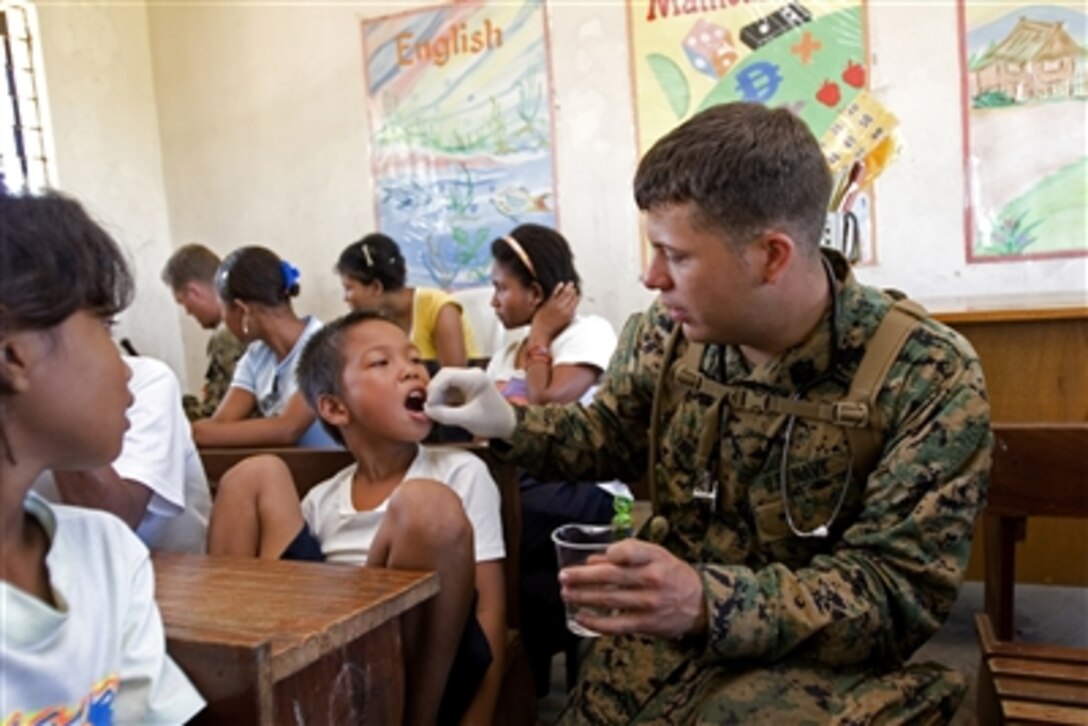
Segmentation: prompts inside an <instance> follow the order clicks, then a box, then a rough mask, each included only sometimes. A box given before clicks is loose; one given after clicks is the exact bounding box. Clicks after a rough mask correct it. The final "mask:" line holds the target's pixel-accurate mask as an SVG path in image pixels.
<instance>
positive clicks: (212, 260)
mask: <svg viewBox="0 0 1088 726" xmlns="http://www.w3.org/2000/svg"><path fill="white" fill-rule="evenodd" d="M218 269H219V256H218V255H216V254H215V253H214V252H212V251H211V250H210V249H208V248H207V247H205V246H204V245H202V244H197V243H195V242H194V243H190V244H187V245H182V246H181V247H179V248H178V249H177V250H176V251H175V252H174V254H172V255H170V259H168V260H167V261H166V265H165V266H164V267H163V268H162V281H163V282H165V283H166V284H167V285H169V286H170V289H171V290H180V289H181V288H183V287H185V286H186V285H188V284H189V283H190V282H203V283H206V284H208V285H212V286H214V285H215V271H216V270H218Z"/></svg>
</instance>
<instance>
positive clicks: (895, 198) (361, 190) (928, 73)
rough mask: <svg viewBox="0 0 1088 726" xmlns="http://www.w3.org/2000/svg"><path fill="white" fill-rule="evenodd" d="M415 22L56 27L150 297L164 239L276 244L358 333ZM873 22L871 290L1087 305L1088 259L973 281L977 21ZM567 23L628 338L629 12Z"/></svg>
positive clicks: (62, 94)
mask: <svg viewBox="0 0 1088 726" xmlns="http://www.w3.org/2000/svg"><path fill="white" fill-rule="evenodd" d="M410 4H411V3H407V2H402V3H399V4H398V5H396V6H395V7H394V6H389V7H385V8H380V7H377V6H375V5H371V4H367V3H359V4H357V5H355V6H349V5H348V4H335V3H329V4H320V5H319V4H314V5H310V6H306V5H303V4H301V3H300V4H285V5H278V4H263V5H244V4H238V3H233V2H228V1H227V0H222V2H216V1H212V2H202V3H199V4H196V3H194V4H180V3H157V2H151V3H150V4H149V5H148V7H147V10H146V18H147V28H148V31H147V37H145V36H144V35H143V33H142V32H141V30H140V28H139V27H138V26H139V24H140V22H142V21H141V20H140V18H141V17H144V16H145V11H144V10H143V9H141V8H140V7H138V6H137V7H129V6H124V7H112V6H104V7H102V6H99V7H96V9H94V10H91V9H90V8H86V7H83V6H77V7H75V8H73V6H71V5H65V6H60V7H57V8H56V9H49V10H48V12H45V13H44V15H45V16H46V17H47V18H48V19H49V20H50V22H48V23H45V24H44V25H43V36H48V35H51V34H53V33H55V32H56V33H60V34H62V36H63V37H62V38H49V37H46V38H45V42H46V45H47V47H49V46H52V48H51V51H52V52H51V53H49V54H48V55H49V57H48V59H47V65H48V66H49V67H47V71H48V72H49V73H50V84H51V88H50V96H51V98H56V99H57V100H58V101H59V102H60V105H62V106H64V108H63V109H58V108H57V105H58V104H57V103H54V115H55V116H56V115H57V114H58V113H61V112H62V111H63V114H64V118H63V119H60V120H59V121H58V129H61V131H62V133H61V135H62V136H63V135H67V137H68V138H67V140H66V141H65V142H64V144H63V146H64V148H63V150H62V149H61V148H59V147H58V158H60V159H62V160H63V161H66V162H67V163H65V164H62V170H65V169H67V171H66V173H65V177H64V179H63V182H64V185H65V186H66V187H68V188H70V189H72V191H74V192H76V193H77V194H80V195H81V196H84V197H85V198H87V199H88V200H89V201H93V203H94V205H95V207H96V210H97V211H100V212H101V213H102V214H105V215H107V216H108V217H109V221H111V222H112V223H113V224H115V225H116V226H117V228H118V229H123V230H124V233H125V234H124V235H123V236H124V237H125V238H126V239H128V240H130V244H132V245H133V246H134V247H135V248H136V249H137V250H138V251H139V253H140V255H141V258H140V259H139V260H138V262H139V264H140V266H141V267H142V268H143V269H142V273H141V274H142V275H144V276H146V274H145V273H146V272H147V271H150V273H148V274H151V276H152V277H155V278H157V270H158V267H159V266H161V261H162V258H163V257H164V254H165V251H164V250H163V249H162V247H161V242H162V240H163V239H170V241H171V244H172V245H173V246H177V245H180V244H182V243H184V242H187V241H191V240H198V241H202V242H204V243H206V244H208V245H209V246H210V247H212V248H213V249H216V250H217V251H219V252H220V253H226V252H228V251H229V250H231V249H233V248H234V247H237V246H239V245H241V244H245V243H251V242H255V243H262V244H267V245H269V246H271V247H273V248H274V249H276V250H277V251H278V252H280V253H281V254H282V255H284V256H285V257H287V258H288V259H290V260H291V261H292V262H294V263H295V264H296V265H298V266H299V267H300V268H301V269H302V271H303V280H302V290H303V293H302V296H301V298H300V299H299V300H298V302H297V309H298V310H299V311H301V312H313V313H315V314H317V315H318V316H319V317H321V318H325V319H328V318H331V317H333V316H335V315H337V314H339V313H341V312H342V311H343V310H344V308H343V305H342V303H341V302H340V297H339V286H338V282H337V279H336V277H335V275H333V273H332V272H331V267H332V264H333V262H334V261H335V259H336V256H337V255H338V254H339V252H340V250H341V249H342V247H343V246H344V245H345V244H347V243H348V242H349V241H351V240H353V239H356V238H358V237H359V236H360V235H361V234H363V233H365V232H368V231H372V230H373V229H374V228H375V226H376V221H375V218H374V205H373V200H372V193H373V187H372V183H371V178H370V173H369V168H370V167H369V159H368V140H367V139H368V130H367V128H366V114H365V110H364V105H363V104H364V96H365V94H364V85H363V84H364V78H363V58H362V44H361V38H360V21H361V20H362V19H363V17H365V16H368V15H377V14H382V13H384V12H389V11H393V10H395V11H402V10H405V9H407V8H408V6H409V5H410ZM427 4H430V3H427ZM419 5H421V6H422V5H424V3H419ZM869 8H870V21H871V22H870V34H871V40H872V48H873V52H874V55H875V62H876V65H875V68H874V73H873V81H874V89H873V90H874V94H875V95H876V96H877V97H878V98H879V99H880V100H881V101H883V102H884V104H885V105H886V106H888V107H889V109H890V110H891V111H892V112H893V113H894V114H896V115H897V116H898V118H899V120H900V124H901V125H900V138H901V141H902V149H901V153H900V155H899V157H898V159H897V160H896V161H895V162H894V163H893V164H892V166H891V167H890V168H889V170H888V171H887V172H886V173H885V175H884V177H882V178H881V180H880V181H879V182H878V184H877V189H876V218H877V228H876V236H877V245H878V256H879V263H878V264H877V265H876V266H870V267H863V268H861V269H860V270H859V272H858V274H859V276H860V277H861V278H862V279H863V280H864V281H866V282H870V283H872V284H877V285H882V286H894V287H898V288H900V289H903V290H905V291H907V292H908V293H910V294H911V295H913V296H915V297H919V298H922V299H925V298H933V297H947V296H960V295H966V296H973V295H974V296H977V295H985V294H993V293H997V292H1018V293H1043V292H1050V291H1065V292H1070V291H1074V292H1080V293H1081V294H1083V293H1084V290H1085V288H1086V287H1088V283H1086V276H1088V267H1086V260H1085V259H1084V258H1079V259H1073V260H1056V261H1035V262H1023V263H1008V264H986V265H967V264H966V262H965V259H964V229H963V206H964V201H965V200H964V193H963V189H964V184H963V165H962V138H961V136H962V134H961V103H960V97H959V58H958V52H959V51H958V37H957V32H958V31H957V27H956V13H955V4H954V3H952V2H948V3H917V2H907V1H906V0H895V1H892V0H870V2H869ZM549 15H550V37H551V43H552V55H551V61H552V70H553V81H554V86H555V89H554V90H555V98H554V101H555V106H556V108H555V114H556V117H555V119H556V124H555V128H556V146H557V149H556V167H557V183H558V209H559V215H560V226H561V228H562V231H563V232H564V234H565V235H566V236H567V238H568V239H569V240H570V241H571V243H572V245H573V247H574V250H575V255H576V257H577V263H578V268H579V271H580V272H581V273H582V277H583V278H584V280H585V288H586V301H585V306H586V308H587V310H588V311H591V312H596V313H599V314H602V315H605V316H606V317H608V318H609V319H610V320H612V321H613V323H614V324H615V325H616V326H617V327H618V326H619V325H620V324H622V322H623V320H624V319H625V318H626V316H627V315H628V314H629V313H630V312H632V311H634V310H637V309H640V308H642V307H643V306H644V305H645V304H646V303H647V302H648V301H649V299H650V296H649V294H648V293H647V292H646V291H644V290H643V289H642V288H641V286H640V285H639V284H638V282H637V278H638V274H639V271H640V266H641V260H640V251H639V243H638V239H639V219H638V215H637V212H636V209H635V207H634V203H633V202H632V200H631V192H630V181H631V176H632V174H633V171H634V168H635V163H636V151H635V142H634V117H633V113H634V112H633V107H632V100H631V80H630V76H629V68H630V59H629V51H628V36H627V18H626V7H625V5H624V4H623V3H622V2H619V0H597V2H592V0H590V1H588V2H587V1H582V2H569V1H568V2H560V1H559V0H555V1H553V2H552V3H550V5H549ZM77 21H78V22H77ZM84 23H89V24H88V25H84ZM77 25H78V26H79V32H78V33H77V32H76V27H77ZM65 38H66V39H65ZM148 38H149V40H148ZM148 44H149V45H150V50H148V49H147V46H148ZM62 48H68V50H66V51H65V50H61V49H62ZM122 58H124V60H126V61H130V62H127V63H126V64H122V63H121V60H122ZM149 59H150V60H149ZM54 63H57V64H59V65H61V66H62V67H63V71H62V72H60V73H59V76H60V78H61V79H62V84H63V85H62V88H60V89H54V88H53V87H52V83H53V80H55V76H57V75H58V74H56V73H54V72H53V71H54V69H53V68H52V65H53V64H54ZM88 69H89V70H91V71H92V72H91V73H87V70H88ZM152 72H153V83H152V82H151V80H150V79H149V77H148V76H149V74H152ZM152 88H153V89H154V98H151V97H150V94H151V89H152ZM87 109H91V110H92V111H93V113H91V114H88V113H87ZM156 111H157V115H158V123H159V127H158V132H159V133H158V136H159V137H161V145H160V144H159V139H158V138H157V137H156V134H155V129H154V128H153V119H154V118H155V114H156ZM60 121H63V123H61V122H60ZM58 143H59V142H58ZM160 153H161V159H162V169H163V179H164V181H163V182H162V183H160V182H159V180H158V176H157V174H158V171H157V169H158V158H159V154H160ZM77 155H78V158H77ZM72 184H74V185H75V186H71V185H72ZM162 184H164V185H165V197H166V199H167V203H168V207H169V217H168V219H169V222H168V224H169V227H168V231H167V230H166V229H164V227H163V225H165V224H167V222H166V220H167V215H166V214H165V213H164V211H163V209H162V205H163V202H162V193H161V189H162ZM145 254H146V255H147V258H148V259H147V260H144V259H143V257H142V256H143V255H145ZM144 276H142V277H141V282H142V289H141V299H140V305H139V306H138V308H137V310H138V312H139V315H140V316H141V322H140V323H138V322H137V321H135V320H132V321H128V322H129V325H130V326H132V327H133V329H134V330H135V329H136V327H137V326H139V325H143V326H144V327H143V328H140V329H139V332H134V333H133V334H132V335H133V337H134V338H135V339H136V341H137V343H138V344H140V345H142V346H143V347H145V348H148V349H151V350H155V351H157V352H160V351H162V352H160V354H162V355H164V357H166V358H167V359H168V360H171V352H172V351H176V350H177V347H178V337H179V336H178V328H177V324H176V322H174V321H176V320H177V317H178V312H177V311H174V310H170V311H169V312H167V307H168V306H167V305H165V304H159V303H160V302H161V300H162V295H164V294H165V289H163V290H162V293H161V294H156V295H155V296H154V299H150V298H149V291H148V290H147V287H148V285H149V284H152V283H147V282H144ZM155 284H157V279H156V280H155ZM158 287H161V285H158ZM156 292H158V291H156ZM167 302H168V299H167ZM144 315H147V317H146V319H144V318H143V317H142V316H144ZM130 317H132V316H130ZM168 318H169V321H168ZM152 326H154V330H151V327H152ZM181 331H182V336H181V337H182V338H183V339H184V342H185V348H186V351H187V356H188V361H189V371H190V376H189V379H190V381H191V386H192V385H195V381H196V380H198V379H199V373H200V371H201V369H202V365H201V362H202V359H203V343H204V340H205V336H206V334H205V333H204V332H203V331H200V330H199V329H198V328H197V326H196V325H195V323H193V322H192V321H189V320H186V321H185V322H184V323H182V325H181ZM145 336H146V339H145ZM179 370H180V368H179Z"/></svg>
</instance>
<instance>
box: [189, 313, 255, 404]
mask: <svg viewBox="0 0 1088 726" xmlns="http://www.w3.org/2000/svg"><path fill="white" fill-rule="evenodd" d="M245 350H246V347H245V345H243V344H242V342H241V341H240V340H238V339H237V338H235V337H234V336H233V335H232V334H231V332H230V331H229V330H227V329H226V328H225V327H223V326H220V327H219V328H217V329H216V331H215V333H213V334H212V337H211V338H209V339H208V347H207V356H208V367H207V369H205V371H204V386H203V389H202V390H201V395H200V398H199V399H197V398H196V397H195V396H185V397H183V399H182V404H183V405H184V407H185V415H186V416H188V417H189V420H190V421H195V420H196V419H199V418H207V417H208V416H211V415H212V414H213V413H215V409H217V408H218V407H219V402H220V401H222V400H223V396H225V395H227V389H229V388H230V382H231V380H232V379H233V378H234V366H235V365H236V364H237V363H238V359H239V358H241V357H242V354H243V353H245Z"/></svg>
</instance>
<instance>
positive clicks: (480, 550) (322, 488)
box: [302, 446, 505, 565]
mask: <svg viewBox="0 0 1088 726" xmlns="http://www.w3.org/2000/svg"><path fill="white" fill-rule="evenodd" d="M355 468H356V465H355V464H352V465H351V466H349V467H347V468H346V469H343V470H341V471H339V472H337V474H336V475H334V476H333V477H332V478H331V479H328V480H326V481H323V482H321V483H320V484H318V485H317V486H316V487H314V488H313V489H311V490H310V492H309V493H308V494H307V495H306V498H305V499H303V500H302V516H303V517H304V518H305V519H306V524H307V526H308V527H309V528H310V532H311V533H312V534H313V535H314V536H315V537H316V538H317V540H318V541H319V542H320V543H321V551H322V552H323V553H324V554H325V558H326V559H327V560H328V561H329V562H342V563H346V564H353V565H365V564H366V558H367V553H368V552H369V551H370V545H371V543H372V542H373V541H374V535H376V534H377V533H378V527H379V526H380V525H381V523H382V519H383V518H384V517H385V512H386V510H387V509H388V508H389V500H388V499H386V500H385V501H383V502H382V503H381V504H379V505H378V506H377V507H376V508H375V509H373V510H370V511H366V512H360V511H357V510H356V509H355V506H354V505H353V504H352V502H351V480H352V478H353V477H354V476H355ZM404 478H405V479H435V480H437V481H440V482H443V483H445V484H446V485H448V486H449V487H450V488H451V489H453V491H455V492H456V493H457V496H459V497H460V498H461V503H462V504H463V505H464V507H465V515H466V516H467V517H468V520H469V521H470V522H471V523H472V529H473V540H474V542H475V547H476V561H477V562H486V561H488V560H498V559H502V558H503V557H504V556H505V548H504V545H503V539H502V514H501V512H500V502H499V488H498V487H497V486H496V485H495V480H494V479H492V478H491V472H489V471H488V469H487V465H486V464H485V463H484V462H483V461H482V460H481V459H480V458H479V457H478V456H476V455H474V454H471V453H469V452H467V451H456V450H449V449H431V448H428V447H426V446H420V447H419V451H418V453H417V454H416V458H415V459H413V460H412V463H411V465H410V466H409V467H408V471H407V472H406V473H405V474H404Z"/></svg>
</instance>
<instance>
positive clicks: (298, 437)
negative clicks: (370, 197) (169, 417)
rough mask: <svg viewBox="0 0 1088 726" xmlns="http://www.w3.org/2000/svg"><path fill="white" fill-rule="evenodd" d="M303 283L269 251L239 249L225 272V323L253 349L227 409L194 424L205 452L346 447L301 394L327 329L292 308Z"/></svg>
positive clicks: (221, 275)
mask: <svg viewBox="0 0 1088 726" xmlns="http://www.w3.org/2000/svg"><path fill="white" fill-rule="evenodd" d="M298 279H299V271H298V268H296V267H294V266H293V265H292V264H291V263H290V262H287V261H286V260H281V259H280V258H279V257H278V256H276V253H274V252H272V251H271V250H269V249H266V248H264V247H242V248H240V249H237V250H235V251H234V252H232V253H230V254H229V255H228V256H227V258H226V259H225V260H223V263H222V264H221V265H220V266H219V271H218V272H217V273H216V275H215V288H216V294H217V295H218V296H219V308H220V311H221V312H222V315H223V322H224V324H225V325H226V326H227V328H228V329H229V330H230V332H231V333H233V334H234V335H235V337H237V338H238V339H239V340H240V341H242V342H243V343H245V344H247V345H248V346H249V347H248V348H247V349H246V352H245V354H244V355H243V356H242V357H241V359H240V360H239V361H238V365H237V366H236V367H235V369H234V378H233V379H232V380H231V384H230V388H229V389H227V395H226V396H224V397H223V400H222V401H221V402H220V403H219V408H217V409H216V411H215V413H214V414H212V416H211V418H208V419H203V420H200V421H196V422H195V423H194V424H193V439H194V440H195V441H196V444H197V446H294V445H298V446H308V447H313V448H338V447H339V444H337V443H336V442H335V441H333V439H332V437H331V436H329V434H328V433H326V432H325V430H324V429H323V428H322V427H321V424H320V423H319V422H318V420H317V416H316V415H315V414H314V412H313V410H312V409H311V408H310V407H309V406H308V405H307V404H306V401H305V399H303V397H302V394H301V393H300V392H298V391H297V390H296V389H297V383H296V381H295V367H296V366H297V364H298V359H299V356H300V355H301V354H302V349H303V348H304V347H305V346H306V341H308V340H309V339H310V336H311V335H313V334H314V333H316V332H317V331H318V330H319V329H320V328H321V321H319V320H317V319H316V318H314V317H312V316H310V315H307V316H305V317H302V318H300V317H299V316H298V315H296V314H295V311H294V308H293V307H292V306H291V298H293V297H295V296H297V295H298V293H299V285H298ZM255 413H256V414H257V416H256V417H254V414H255Z"/></svg>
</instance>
